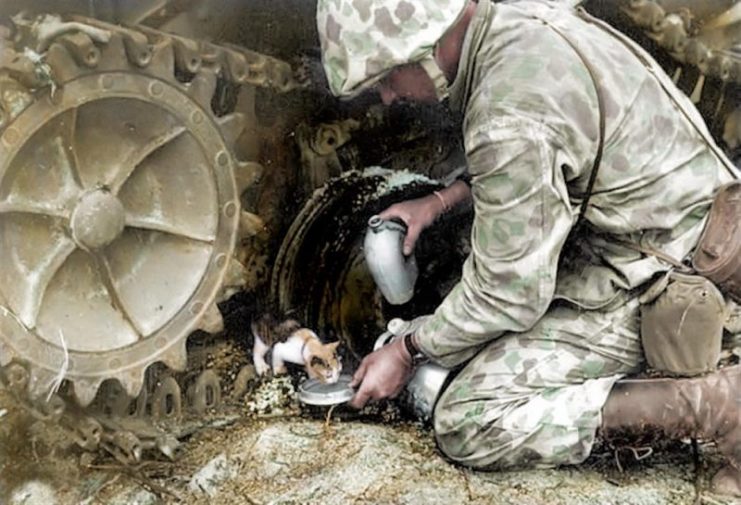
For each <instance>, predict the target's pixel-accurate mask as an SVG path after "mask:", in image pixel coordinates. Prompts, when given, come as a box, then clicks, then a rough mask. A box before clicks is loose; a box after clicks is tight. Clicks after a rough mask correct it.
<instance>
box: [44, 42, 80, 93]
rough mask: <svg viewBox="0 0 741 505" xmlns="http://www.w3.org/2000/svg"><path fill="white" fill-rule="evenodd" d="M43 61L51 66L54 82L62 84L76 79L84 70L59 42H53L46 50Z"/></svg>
mask: <svg viewBox="0 0 741 505" xmlns="http://www.w3.org/2000/svg"><path fill="white" fill-rule="evenodd" d="M45 61H46V63H47V64H48V65H49V68H51V73H52V75H53V76H54V82H55V83H56V84H57V85H62V84H64V83H66V82H69V81H71V80H73V79H76V78H77V77H79V76H80V75H81V74H83V73H84V70H83V69H82V68H81V67H80V66H78V65H77V62H76V61H75V59H74V57H72V55H71V54H70V52H69V51H68V50H67V48H66V47H64V45H62V44H61V43H60V42H54V43H53V44H52V45H51V46H50V47H49V50H48V51H47V52H46V56H45Z"/></svg>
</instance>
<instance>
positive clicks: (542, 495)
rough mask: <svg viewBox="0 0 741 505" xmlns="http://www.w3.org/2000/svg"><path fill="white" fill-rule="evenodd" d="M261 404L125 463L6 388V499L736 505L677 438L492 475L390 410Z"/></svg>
mask: <svg viewBox="0 0 741 505" xmlns="http://www.w3.org/2000/svg"><path fill="white" fill-rule="evenodd" d="M279 386H280V384H279ZM251 402H252V403H249V402H245V403H244V405H242V408H241V409H240V412H241V414H240V415H239V416H238V417H236V418H235V419H234V420H233V421H232V422H230V423H228V424H226V425H225V426H222V427H220V428H208V429H204V430H202V431H200V432H198V433H196V434H195V435H193V436H192V437H190V438H189V439H188V440H187V441H185V444H184V446H183V448H182V451H181V453H180V454H179V456H178V457H177V459H176V460H175V461H172V462H171V461H166V460H164V459H159V458H155V459H154V460H149V461H146V462H144V463H142V464H140V465H139V466H137V467H135V468H125V467H122V466H121V465H119V464H118V463H116V462H115V460H113V459H112V458H110V457H109V456H107V455H105V454H103V453H99V454H98V453H96V454H92V453H85V452H84V451H82V450H80V449H79V448H77V447H76V446H75V445H74V444H73V443H72V442H71V441H70V440H69V439H67V438H66V435H65V434H64V432H63V431H61V429H59V428H58V427H56V426H49V425H48V424H44V423H41V422H34V421H33V419H32V418H30V417H29V416H28V415H27V414H26V413H25V412H23V411H20V410H19V409H18V407H17V405H16V404H15V403H14V402H13V400H12V399H11V398H10V397H9V396H8V395H7V394H6V393H3V392H2V391H0V504H6V503H7V504H13V505H19V504H24V505H35V504H43V505H51V504H59V505H66V504H88V505H92V504H110V505H117V504H121V505H123V504H127V505H128V504H135V505H136V504H140V505H145V504H160V503H194V504H198V503H204V504H205V503H219V504H251V505H254V504H352V503H372V504H446V505H447V504H462V503H473V504H495V505H498V504H502V505H504V504H533V505H538V504H549V505H550V504H556V505H558V504H564V505H566V504H568V505H581V504H614V505H618V504H620V505H663V504H666V505H669V504H672V505H680V504H681V505H685V504H687V505H689V504H710V505H718V504H723V505H727V504H730V503H733V502H732V501H731V500H728V499H724V498H723V497H720V496H717V495H712V494H709V493H707V492H706V491H705V489H706V486H707V480H708V478H709V476H711V475H712V472H713V471H714V469H715V468H717V466H718V464H719V461H718V459H717V456H716V455H715V454H714V450H713V448H712V447H700V449H699V452H698V453H697V454H695V453H694V452H693V449H692V445H691V444H689V443H675V444H672V445H669V446H667V447H663V448H658V449H656V450H655V451H654V454H653V455H652V456H651V457H648V458H646V459H643V460H641V461H636V459H635V457H634V456H633V455H632V454H631V452H630V451H628V450H624V451H621V452H620V453H619V454H618V457H619V461H620V463H619V464H618V463H616V455H615V453H614V452H613V451H611V450H610V449H608V448H606V447H600V448H597V449H596V450H595V451H594V454H593V455H592V457H590V458H589V459H588V460H587V461H586V462H585V463H584V464H582V465H580V466H577V467H564V468H559V469H549V470H527V471H510V472H497V473H483V472H474V471H469V470H465V469H462V468H458V467H456V466H453V465H451V464H449V463H447V462H446V461H445V460H444V459H443V458H442V457H441V456H440V454H439V453H438V452H437V450H436V448H435V444H434V440H433V437H432V434H431V432H430V431H429V429H427V428H424V427H421V426H418V425H416V424H413V423H408V422H403V421H399V420H398V419H396V418H395V417H394V415H387V414H386V413H385V412H384V411H376V412H375V413H373V414H371V415H367V416H366V415H362V414H357V413H352V412H349V411H344V412H343V411H342V410H341V409H340V410H337V411H336V412H334V413H333V416H332V417H331V419H330V420H329V421H327V419H326V411H324V410H314V411H312V412H310V413H308V412H306V411H303V412H300V411H297V410H296V409H295V408H288V409H286V410H283V411H278V412H276V411H275V409H273V411H272V413H271V414H267V416H269V417H265V416H266V415H265V414H260V413H259V408H257V407H259V406H257V407H256V402H255V398H252V399H251ZM256 409H257V411H258V412H257V413H256V412H255V411H256ZM389 412H393V409H389ZM261 416H262V417H261Z"/></svg>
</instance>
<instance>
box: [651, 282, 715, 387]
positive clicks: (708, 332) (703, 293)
mask: <svg viewBox="0 0 741 505" xmlns="http://www.w3.org/2000/svg"><path fill="white" fill-rule="evenodd" d="M640 301H641V339H642V342H643V350H644V352H645V355H646V360H647V361H648V364H649V366H650V367H651V368H653V369H654V370H657V371H660V372H665V373H669V374H671V375H680V376H692V375H698V374H702V373H705V372H708V371H711V370H714V369H715V368H716V366H717V364H718V360H719V359H720V350H721V343H722V339H723V323H724V321H725V312H726V309H725V301H724V299H723V295H722V294H721V292H720V291H719V290H718V288H717V287H715V285H714V284H713V283H712V282H711V281H710V280H708V279H706V278H704V277H701V276H699V275H690V274H685V273H680V272H677V271H674V270H671V271H669V272H667V273H666V274H665V275H664V276H662V277H661V278H660V279H659V280H658V281H656V282H655V283H654V284H653V285H652V286H651V287H650V288H649V289H648V291H646V292H645V293H644V294H643V295H641V298H640Z"/></svg>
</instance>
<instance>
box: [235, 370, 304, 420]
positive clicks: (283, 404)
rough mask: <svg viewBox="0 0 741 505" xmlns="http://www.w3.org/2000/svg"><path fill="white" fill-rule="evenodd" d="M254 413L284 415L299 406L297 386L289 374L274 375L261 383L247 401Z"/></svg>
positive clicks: (248, 407)
mask: <svg viewBox="0 0 741 505" xmlns="http://www.w3.org/2000/svg"><path fill="white" fill-rule="evenodd" d="M245 405H246V407H247V410H248V411H249V412H250V413H252V414H257V415H262V414H275V415H283V414H284V413H285V412H286V410H291V409H292V408H296V406H297V396H296V388H295V387H294V385H293V382H292V380H291V377H290V376H289V375H280V376H276V377H272V378H270V379H268V380H266V381H265V382H263V383H261V384H260V385H259V386H258V387H257V389H256V390H255V392H254V393H253V394H252V396H251V398H249V401H247V402H246V404H245Z"/></svg>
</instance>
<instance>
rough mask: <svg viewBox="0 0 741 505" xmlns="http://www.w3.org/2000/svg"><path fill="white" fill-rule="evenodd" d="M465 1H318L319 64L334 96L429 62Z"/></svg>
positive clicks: (355, 92)
mask: <svg viewBox="0 0 741 505" xmlns="http://www.w3.org/2000/svg"><path fill="white" fill-rule="evenodd" d="M467 2H468V0H319V3H318V5H317V28H318V30H319V39H320V42H321V47H322V62H323V64H324V71H325V72H326V74H327V79H328V81H329V87H330V90H331V91H332V93H333V94H335V95H336V96H344V97H352V96H355V95H357V94H358V93H360V92H361V91H363V90H364V89H367V88H369V87H370V86H372V85H373V84H374V83H376V82H378V81H379V80H380V79H382V78H383V77H384V76H385V75H386V74H387V73H388V72H389V71H390V70H391V69H392V68H394V67H396V66H399V65H404V64H407V63H416V62H422V61H423V60H430V59H431V54H432V51H433V48H434V46H435V44H436V43H437V41H439V40H440V38H441V37H442V36H443V35H444V34H445V32H446V31H447V30H448V29H449V28H450V27H451V26H453V25H454V24H455V22H456V21H457V19H458V18H459V16H460V15H461V14H462V13H463V9H464V7H465V6H466V4H467Z"/></svg>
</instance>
